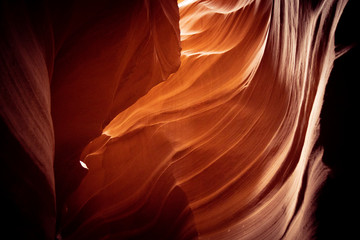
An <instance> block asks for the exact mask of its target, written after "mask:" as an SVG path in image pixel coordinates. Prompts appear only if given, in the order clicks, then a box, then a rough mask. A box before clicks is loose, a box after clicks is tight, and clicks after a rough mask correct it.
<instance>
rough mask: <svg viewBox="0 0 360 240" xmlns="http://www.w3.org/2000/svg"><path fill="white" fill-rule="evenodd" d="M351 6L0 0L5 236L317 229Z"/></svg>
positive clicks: (281, 1) (301, 234)
mask: <svg viewBox="0 0 360 240" xmlns="http://www.w3.org/2000/svg"><path fill="white" fill-rule="evenodd" d="M315 2H316V3H315ZM345 4H346V0H327V1H300V0H294V1H287V0H274V1H270V0H197V1H196V0H185V1H179V2H176V1H172V0H171V1H170V0H156V1H155V0H154V1H152V0H134V1H115V0H107V1H85V0H76V1H58V2H54V1H45V0H44V1H26V0H23V1H20V0H19V1H18V0H16V1H2V2H1V8H0V10H1V14H0V32H1V39H0V51H1V52H0V53H1V54H0V59H1V61H0V70H1V71H0V74H1V75H0V76H1V81H0V104H1V106H0V114H1V133H2V138H3V140H4V142H5V145H4V144H2V146H1V152H2V155H3V156H2V157H1V161H2V164H3V166H4V167H3V168H2V170H1V171H2V172H1V191H2V193H3V196H4V197H2V201H3V202H2V204H3V205H5V206H8V208H7V209H6V211H5V215H4V216H5V217H7V218H8V219H9V220H8V221H7V223H6V224H5V229H6V231H9V232H11V233H12V234H13V235H14V238H15V239H20V238H22V239H55V238H57V239H74V240H79V239H95V240H96V239H281V238H282V239H311V238H312V236H313V234H314V231H315V229H316V225H315V224H314V221H313V216H312V214H313V211H314V208H315V207H316V203H315V201H316V198H315V197H316V193H317V191H318V189H319V188H320V187H321V184H322V183H323V181H324V180H325V178H326V176H327V172H328V170H327V169H326V167H325V166H324V165H323V163H322V161H321V157H322V150H321V149H317V148H314V143H315V141H316V139H317V136H318V127H319V124H318V122H319V114H320V111H321V106H322V101H323V96H324V91H325V86H326V83H327V80H328V78H329V74H330V72H331V69H332V64H333V61H334V59H335V58H336V57H337V56H339V55H341V54H342V52H337V53H335V51H334V33H335V28H336V25H337V22H338V21H339V18H340V15H341V13H342V11H343V8H344V7H345Z"/></svg>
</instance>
